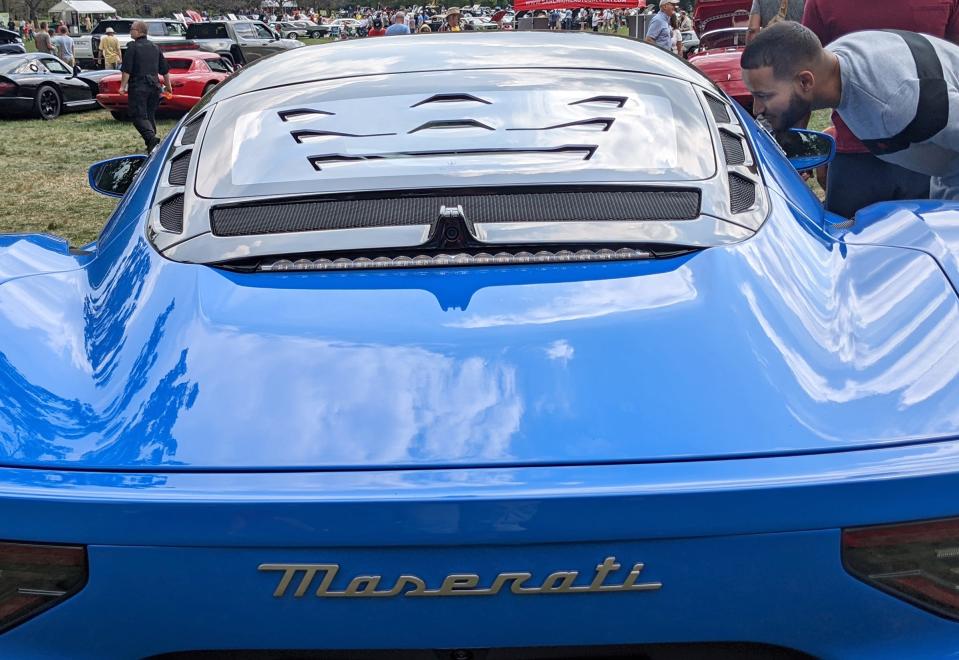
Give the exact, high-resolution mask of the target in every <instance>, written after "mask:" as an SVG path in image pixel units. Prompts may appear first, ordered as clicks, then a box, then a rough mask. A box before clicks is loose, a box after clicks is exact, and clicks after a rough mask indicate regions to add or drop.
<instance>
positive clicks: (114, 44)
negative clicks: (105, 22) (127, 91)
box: [100, 27, 123, 69]
mask: <svg viewBox="0 0 959 660" xmlns="http://www.w3.org/2000/svg"><path fill="white" fill-rule="evenodd" d="M100 54H101V55H103V68H104V69H119V68H120V62H121V61H122V60H123V58H122V57H121V56H120V42H119V40H118V39H117V38H116V36H115V34H114V30H113V28H112V27H108V28H107V33H106V35H104V37H103V38H102V39H100Z"/></svg>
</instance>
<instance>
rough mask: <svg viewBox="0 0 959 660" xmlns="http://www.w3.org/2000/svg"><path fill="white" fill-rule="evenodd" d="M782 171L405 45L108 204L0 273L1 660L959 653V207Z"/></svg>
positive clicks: (268, 89)
mask: <svg viewBox="0 0 959 660" xmlns="http://www.w3.org/2000/svg"><path fill="white" fill-rule="evenodd" d="M490 62H496V63H498V64H497V66H496V67H490V66H488V63H490ZM424 63H428V64H429V69H430V70H429V71H424ZM586 67H588V70H589V75H588V76H586V75H583V69H584V68H586ZM792 135H794V136H795V138H796V141H795V143H787V148H786V150H783V148H781V147H780V145H779V144H777V143H776V142H775V141H774V140H773V139H772V138H771V137H770V136H769V135H768V134H767V133H766V132H765V131H763V130H762V129H761V128H760V127H758V126H757V124H756V123H755V122H754V121H753V119H752V118H750V117H749V115H748V114H746V113H745V112H744V111H743V110H742V108H741V107H740V106H739V105H738V104H736V103H734V102H732V100H731V99H730V98H729V97H728V96H726V95H725V94H724V93H723V92H722V91H721V90H720V89H718V88H717V87H716V86H715V85H714V84H713V83H712V82H711V81H710V80H709V79H707V78H706V77H705V76H703V75H702V74H701V73H700V72H698V71H697V70H696V69H695V68H693V67H690V66H687V65H686V63H685V62H683V61H681V60H679V59H677V58H676V57H674V56H672V55H670V54H669V53H666V52H664V51H661V50H659V49H658V48H656V47H655V46H652V45H649V44H644V43H641V42H634V41H630V40H625V39H611V38H609V37H596V36H594V35H591V34H590V35H583V34H559V33H535V32H523V33H514V34H500V33H490V34H480V33H474V34H472V35H467V36H464V37H463V38H448V37H447V36H445V35H427V36H422V37H420V36H418V37H416V38H412V39H358V40H352V41H347V42H344V43H340V44H334V45H322V46H312V47H308V48H302V49H298V50H294V51H291V52H287V53H281V54H279V55H276V56H274V57H270V58H267V59H264V60H262V61H260V62H257V63H256V64H255V65H254V66H252V67H248V68H244V69H242V70H240V72H239V73H238V74H237V75H235V76H233V77H231V78H230V79H229V80H227V81H225V82H224V83H222V84H221V85H219V86H217V88H216V89H214V90H213V92H212V93H211V94H209V95H208V96H207V97H205V98H204V100H203V101H202V102H201V103H200V104H198V105H197V106H196V107H195V108H194V109H193V110H192V111H190V113H189V114H188V115H186V116H185V117H184V118H183V119H182V120H181V121H180V123H179V124H178V125H177V126H176V127H175V128H174V129H172V130H171V131H170V132H169V133H168V134H167V135H166V136H165V139H164V141H163V143H162V144H161V145H160V146H159V147H158V148H157V149H155V150H154V151H153V153H152V155H151V156H150V157H149V158H145V157H143V156H142V155H133V156H128V157H120V158H117V159H112V160H110V161H106V162H100V163H97V164H95V165H93V166H92V167H91V169H90V173H89V175H90V182H91V184H92V186H93V187H94V188H95V189H96V190H98V191H100V192H103V193H106V194H110V195H114V196H122V199H121V200H120V202H119V206H118V207H117V208H116V210H115V211H114V212H113V213H112V214H111V215H110V218H109V220H107V222H106V225H105V226H104V228H103V230H102V232H101V234H100V236H99V239H98V240H97V241H96V242H95V243H93V244H90V245H86V246H80V247H77V248H75V249H70V247H69V246H68V245H67V244H66V242H64V241H59V240H57V239H55V238H52V237H49V236H45V235H38V236H33V235H16V236H6V237H4V238H3V239H2V242H0V401H2V402H3V405H2V406H0V511H2V515H0V538H2V539H3V542H2V543H0V629H2V634H0V657H4V658H16V659H17V660H33V659H34V658H43V659H49V658H70V659H71V660H93V659H96V660H113V659H114V658H124V659H126V658H153V659H157V658H162V659H163V660H186V659H187V658H189V659H192V660H198V659H202V660H212V659H224V658H226V659H230V660H235V659H238V658H242V659H244V660H250V659H256V660H263V659H267V658H269V659H271V660H274V659H276V658H324V659H327V658H334V659H336V658H340V659H343V658H353V659H364V660H371V659H373V660H381V659H382V660H385V659H389V660H395V659H403V660H406V659H410V658H414V659H416V658H430V659H435V658H455V659H460V658H464V659H468V658H475V659H477V660H479V659H482V658H489V659H492V658H525V659H530V658H537V659H538V658H554V659H555V658H566V659H569V658H585V657H592V658H612V657H626V658H644V659H650V658H651V659H654V660H659V659H661V658H673V659H675V658H684V659H685V658H697V659H699V658H723V659H729V658H740V659H742V658H763V659H767V658H772V659H774V660H775V659H780V658H808V657H827V658H828V657H843V658H848V657H857V658H858V657H861V658H896V659H899V658H910V659H912V658H929V657H948V656H950V655H952V654H953V653H954V651H955V649H956V648H957V647H959V625H957V622H956V619H959V606H957V602H956V599H955V593H956V588H957V586H959V584H957V583H959V573H957V570H956V569H957V562H959V553H957V552H956V548H957V546H959V521H957V515H959V504H957V502H956V500H954V499H953V498H952V497H951V496H950V493H952V492H954V491H953V489H955V488H959V460H957V457H959V440H957V438H959V354H957V351H959V348H957V347H959V323H957V319H959V295H957V293H956V291H957V286H959V244H957V241H956V239H955V227H956V223H957V222H959V205H957V204H955V203H943V202H930V201H925V202H897V203H890V204H884V205H874V206H872V207H870V208H869V209H867V210H866V211H864V212H863V213H861V214H860V215H859V216H858V217H856V218H855V220H854V221H853V222H850V221H847V220H846V219H844V218H838V217H836V216H833V215H831V214H829V213H827V212H825V211H824V210H823V207H822V204H821V203H820V201H819V200H818V199H817V198H816V196H815V195H814V194H813V193H812V192H811V191H810V190H809V189H808V187H807V186H806V185H805V184H804V182H803V181H802V179H801V178H800V176H799V174H798V173H797V169H810V168H814V167H816V166H817V165H821V164H823V163H824V162H826V161H828V160H829V158H830V157H831V155H832V153H833V151H834V146H835V145H834V143H833V142H832V141H831V140H830V139H829V138H828V137H825V136H823V135H821V134H817V133H811V132H808V131H807V132H795V133H794V134H792ZM118 631H120V632H118ZM121 632H122V634H121Z"/></svg>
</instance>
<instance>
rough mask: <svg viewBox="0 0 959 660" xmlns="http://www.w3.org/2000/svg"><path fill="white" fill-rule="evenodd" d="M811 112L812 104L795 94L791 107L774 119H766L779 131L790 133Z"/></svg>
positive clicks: (790, 101)
mask: <svg viewBox="0 0 959 660" xmlns="http://www.w3.org/2000/svg"><path fill="white" fill-rule="evenodd" d="M810 112H812V103H810V102H809V101H805V100H803V98H802V97H801V96H799V94H797V93H796V92H793V93H792V96H791V97H790V98H789V107H787V108H786V110H785V111H783V112H781V113H780V114H778V115H776V116H774V117H769V116H768V115H766V119H767V120H769V123H770V124H772V127H773V128H775V129H776V130H777V131H788V130H789V129H790V128H792V127H793V126H795V125H796V124H798V123H799V120H800V119H802V118H803V117H805V116H806V115H808V114H809V113H810Z"/></svg>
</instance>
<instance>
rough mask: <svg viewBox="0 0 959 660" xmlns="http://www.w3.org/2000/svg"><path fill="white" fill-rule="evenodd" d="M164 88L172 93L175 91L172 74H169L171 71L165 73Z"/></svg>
mask: <svg viewBox="0 0 959 660" xmlns="http://www.w3.org/2000/svg"><path fill="white" fill-rule="evenodd" d="M163 89H165V90H166V91H168V92H171V93H172V92H173V84H172V83H171V82H170V74H169V73H164V74H163Z"/></svg>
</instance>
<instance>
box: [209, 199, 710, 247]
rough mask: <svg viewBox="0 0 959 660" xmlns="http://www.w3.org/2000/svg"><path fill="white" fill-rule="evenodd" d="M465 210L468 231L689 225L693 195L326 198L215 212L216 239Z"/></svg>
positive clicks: (392, 223)
mask: <svg viewBox="0 0 959 660" xmlns="http://www.w3.org/2000/svg"><path fill="white" fill-rule="evenodd" d="M444 206H446V207H448V208H455V207H457V206H462V207H463V212H464V214H465V216H466V217H467V218H468V219H469V220H470V222H473V223H490V222H602V221H605V222H609V221H622V222H628V221H642V220H649V221H656V220H694V219H696V218H697V217H699V207H700V193H699V191H698V190H648V189H646V190H630V189H625V190H623V189H619V190H599V191H583V192H517V193H513V194H488V195H487V194H459V195H455V194H452V195H444V196H425V195H424V196H421V197H399V198H386V199H384V198H373V199H343V198H335V197H334V198H326V199H318V200H307V201H300V202H289V203H285V204H249V205H243V206H227V207H216V208H214V209H213V211H212V213H211V216H212V217H211V223H210V224H211V227H212V229H213V234H214V235H215V236H249V235H256V234H278V233H288V232H299V231H322V230H327V229H359V228H365V227H396V226H409V225H429V224H432V223H433V222H434V221H436V219H437V218H438V216H439V212H440V209H441V208H442V207H444Z"/></svg>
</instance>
